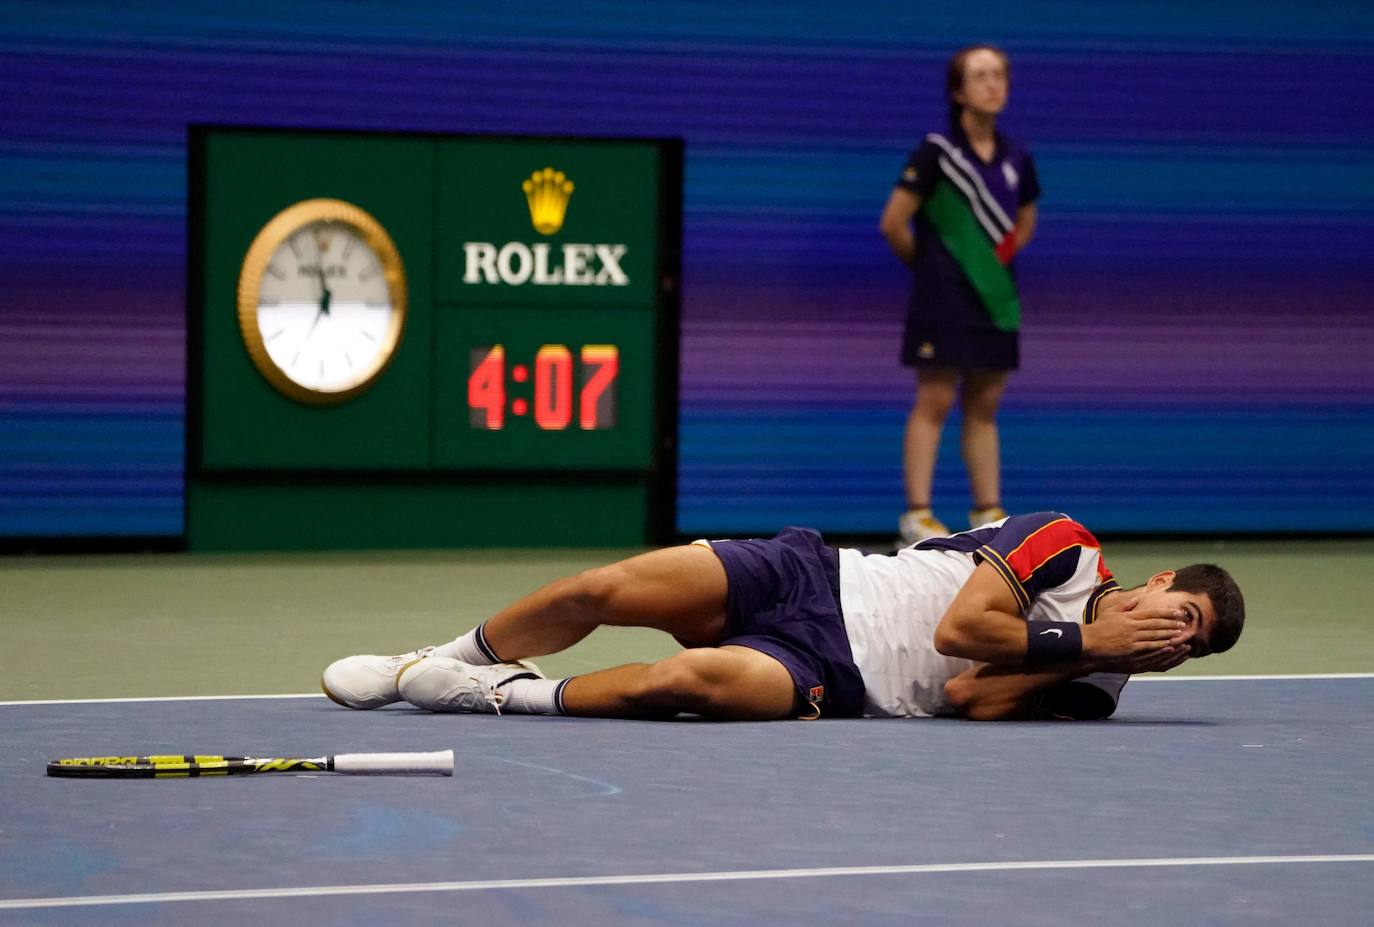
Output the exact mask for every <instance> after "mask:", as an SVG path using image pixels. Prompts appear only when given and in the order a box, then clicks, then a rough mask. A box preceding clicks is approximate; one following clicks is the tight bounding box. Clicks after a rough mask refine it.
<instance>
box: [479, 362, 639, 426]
mask: <svg viewBox="0 0 1374 927" xmlns="http://www.w3.org/2000/svg"><path fill="white" fill-rule="evenodd" d="M469 358H470V362H469V372H468V384H467V404H468V424H469V425H470V426H471V427H472V428H475V429H480V430H484V431H501V430H502V429H504V428H505V427H506V423H507V415H510V416H513V417H515V418H522V417H525V416H529V417H530V418H531V419H532V420H533V422H534V424H535V425H536V426H537V427H538V428H539V429H540V430H542V431H565V430H572V429H579V430H582V431H599V430H604V429H610V428H614V427H615V421H616V380H617V377H618V375H619V373H620V349H619V347H617V346H616V345H614V344H584V345H581V346H579V347H577V348H572V347H569V346H568V345H565V344H543V345H540V346H539V348H538V350H537V351H535V352H534V357H533V358H532V359H530V360H529V361H528V362H521V361H516V360H514V359H511V360H509V361H508V359H507V357H506V347H505V345H502V344H482V345H475V346H473V347H472V348H471V350H470V352H469Z"/></svg>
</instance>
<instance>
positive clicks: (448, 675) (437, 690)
mask: <svg viewBox="0 0 1374 927" xmlns="http://www.w3.org/2000/svg"><path fill="white" fill-rule="evenodd" d="M543 678H544V674H543V673H541V672H540V671H539V667H537V666H535V665H534V664H533V663H531V662H529V661H528V660H519V661H517V662H515V663H497V664H495V665H493V666H474V665H473V664H471V663H463V662H461V661H459V660H450V659H449V658H447V657H431V658H429V659H427V660H420V661H417V662H415V663H413V664H411V665H410V666H408V667H406V668H404V669H403V670H402V671H401V674H400V676H399V677H397V685H398V688H399V689H400V693H401V698H403V699H405V700H406V701H407V702H410V704H412V705H414V706H415V707H416V708H425V709H428V710H429V711H473V712H485V713H487V714H498V715H499V714H500V713H501V705H502V704H504V703H505V701H506V693H505V692H503V691H502V686H504V685H506V684H507V683H510V682H514V681H515V680H517V679H543Z"/></svg>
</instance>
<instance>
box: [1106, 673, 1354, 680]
mask: <svg viewBox="0 0 1374 927" xmlns="http://www.w3.org/2000/svg"><path fill="white" fill-rule="evenodd" d="M1271 679H1272V680H1282V679H1374V673H1274V674H1271V675H1268V676H1166V675H1164V674H1163V673H1155V674H1153V675H1151V674H1148V673H1147V674H1145V675H1143V676H1132V677H1131V682H1268V681H1269V680H1271Z"/></svg>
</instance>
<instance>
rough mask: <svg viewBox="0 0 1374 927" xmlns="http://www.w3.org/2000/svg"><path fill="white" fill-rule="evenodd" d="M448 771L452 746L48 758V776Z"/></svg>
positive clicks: (183, 776) (426, 773) (412, 773)
mask: <svg viewBox="0 0 1374 927" xmlns="http://www.w3.org/2000/svg"><path fill="white" fill-rule="evenodd" d="M321 772H333V773H345V774H349V775H362V776H386V775H391V776H451V775H453V751H452V750H439V751H436V752H434V753H340V754H337V755H336V756H317V757H284V756H199V755H197V756H73V757H67V758H65V759H60V760H53V761H52V762H51V763H49V764H48V775H50V776H60V777H64V778H69V779H186V778H196V777H200V776H251V775H256V774H258V773H297V774H300V773H321Z"/></svg>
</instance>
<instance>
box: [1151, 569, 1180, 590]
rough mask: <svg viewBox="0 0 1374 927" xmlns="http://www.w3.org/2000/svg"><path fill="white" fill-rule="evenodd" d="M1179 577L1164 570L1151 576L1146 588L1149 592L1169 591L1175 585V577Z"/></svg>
mask: <svg viewBox="0 0 1374 927" xmlns="http://www.w3.org/2000/svg"><path fill="white" fill-rule="evenodd" d="M1176 575H1178V574H1176V573H1175V572H1174V571H1173V570H1164V571H1163V572H1160V573H1156V574H1155V575H1154V576H1151V577H1150V578H1149V580H1147V581H1146V583H1145V588H1146V589H1149V590H1152V591H1153V590H1155V589H1168V588H1169V587H1170V586H1172V585H1173V584H1174V577H1175V576H1176Z"/></svg>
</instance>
